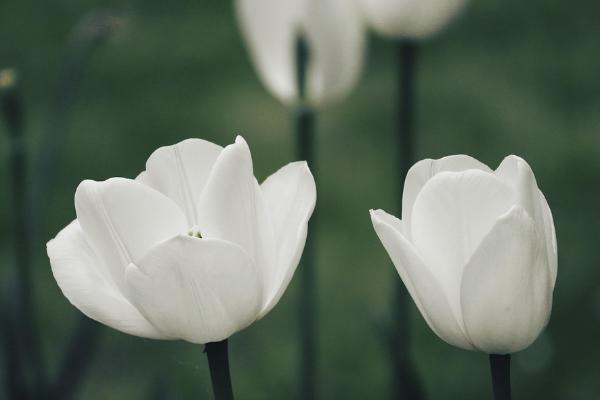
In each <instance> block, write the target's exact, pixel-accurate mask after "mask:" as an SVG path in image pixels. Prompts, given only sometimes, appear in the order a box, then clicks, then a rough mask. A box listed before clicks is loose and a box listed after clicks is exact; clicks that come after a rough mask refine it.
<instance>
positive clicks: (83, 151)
mask: <svg viewBox="0 0 600 400" xmlns="http://www.w3.org/2000/svg"><path fill="white" fill-rule="evenodd" d="M100 6H102V7H109V6H110V7H118V8H119V9H120V10H123V12H124V13H125V15H126V18H127V23H126V25H125V26H124V27H122V29H120V30H119V32H118V33H117V34H116V35H114V36H113V37H111V38H110V39H109V40H108V41H107V42H106V43H104V44H103V45H102V46H101V47H100V48H99V50H97V51H96V53H95V54H94V56H93V59H92V62H91V63H90V67H89V69H88V70H87V71H86V73H85V76H84V79H83V81H82V83H81V86H80V87H79V95H78V100H77V101H76V105H75V107H74V108H73V110H72V118H71V119H70V120H69V123H68V132H67V141H66V148H65V151H64V156H63V157H62V160H61V164H60V166H59V168H58V169H59V171H60V172H59V176H58V177H57V180H56V182H55V183H54V185H53V187H52V190H51V193H50V195H49V196H48V197H47V198H40V199H36V200H37V201H39V202H45V203H47V205H48V207H47V210H48V212H47V213H46V215H44V217H43V221H39V222H41V223H42V224H43V229H42V232H40V237H41V238H42V239H43V240H44V241H46V240H48V239H50V238H52V237H53V236H54V235H55V234H56V233H57V232H58V231H59V230H60V229H61V228H62V227H64V226H65V225H66V224H67V223H68V222H69V221H70V220H71V219H72V218H73V217H74V215H75V214H74V207H73V194H74V192H75V188H76V186H77V184H78V183H79V182H80V181H81V180H83V179H85V178H91V179H97V180H98V179H106V178H108V177H112V176H127V177H133V176H135V175H136V174H137V173H138V172H139V171H140V170H142V169H143V168H144V162H145V160H146V158H147V157H148V155H149V154H150V153H151V152H152V151H153V150H154V149H156V148H157V147H159V146H162V145H167V144H173V143H175V142H177V141H180V140H182V139H184V138H187V137H190V136H198V137H202V138H205V139H208V140H211V141H214V142H217V143H219V144H227V143H230V142H232V141H233V139H234V137H235V134H238V133H241V134H243V135H244V136H245V138H246V139H247V140H248V142H249V144H250V146H251V149H252V151H253V157H254V166H255V173H256V175H257V177H258V178H259V180H262V179H264V178H265V177H266V176H268V175H269V174H270V173H271V172H273V171H274V170H276V169H277V168H279V167H280V166H282V165H283V164H285V163H287V162H289V161H290V160H293V159H294V158H295V150H294V143H295V141H294V138H293V137H292V130H291V126H290V123H291V122H290V112H289V110H287V109H285V108H284V107H283V106H282V105H280V104H279V103H277V102H276V101H275V100H274V99H273V98H272V97H271V96H270V95H269V94H268V93H267V92H266V91H265V90H264V89H263V87H262V86H261V85H260V83H259V82H258V80H257V78H256V75H255V73H254V70H253V69H252V66H251V65H250V63H249V60H248V57H247V53H246V51H245V49H244V47H243V44H242V42H241V39H240V35H239V32H238V30H237V26H236V22H235V19H234V18H233V14H232V4H231V2H228V1H221V2H198V1H178V2H177V1H176V2H159V1H136V0H129V1H115V0H113V1H104V2H94V1H90V0H87V1H74V0H57V1H53V2H39V1H33V0H22V1H16V0H4V1H2V2H0V38H1V39H0V66H2V67H6V66H13V67H16V68H18V70H19V73H20V77H21V82H22V85H23V90H24V97H25V99H26V112H27V118H28V126H27V134H28V143H29V149H30V154H31V158H33V157H37V154H39V151H40V150H41V149H40V148H39V147H40V132H41V131H42V129H43V127H44V123H45V121H46V119H47V112H48V110H49V109H50V104H49V101H51V99H52V95H51V90H52V88H53V85H54V83H55V81H56V79H57V75H58V70H59V66H60V64H61V57H62V54H63V48H64V45H65V41H66V40H67V36H68V33H69V32H70V30H71V29H72V27H73V26H74V25H75V24H76V22H77V20H78V19H79V18H80V17H81V16H82V15H84V14H85V13H86V12H87V11H88V10H90V9H92V8H95V7H100ZM599 12H600V6H599V5H598V3H597V2H593V1H592V0H574V1H573V2H548V1H545V0H529V1H527V2H521V1H518V0H504V1H502V0H480V1H475V2H472V4H470V6H469V7H468V8H467V10H466V12H465V14H464V15H463V16H462V17H461V18H460V20H458V21H457V22H456V23H455V24H453V25H452V26H451V27H449V28H448V29H447V31H446V32H444V33H443V34H441V35H439V36H437V37H435V38H433V39H432V40H430V41H428V42H426V43H423V45H422V46H421V48H420V50H421V51H420V54H419V55H420V59H419V66H420V71H419V80H418V118H417V129H418V133H419V136H418V157H419V158H425V157H432V158H437V157H441V156H444V155H448V154H454V153H467V154H470V155H473V156H475V157H477V158H479V159H481V160H482V161H484V162H486V163H488V164H489V165H490V166H494V167H495V166H496V165H497V164H498V163H499V162H500V161H501V160H502V158H503V157H504V156H505V155H508V154H511V153H514V154H518V155H521V156H523V157H524V158H526V159H527V160H528V161H529V163H530V164H531V165H532V167H533V169H534V171H535V173H536V177H537V180H538V183H539V186H540V187H541V188H542V190H543V191H544V193H545V194H546V196H547V198H548V200H549V203H550V205H551V207H552V210H553V212H554V215H555V222H556V229H557V234H558V242H559V276H558V283H557V288H556V291H555V303H554V309H553V315H552V319H551V321H550V325H549V327H548V329H547V331H546V333H545V334H544V335H543V336H542V337H541V338H540V339H539V340H538V341H537V342H536V343H535V344H534V345H533V346H532V347H531V348H530V349H528V350H526V351H524V352H522V353H519V354H517V355H515V356H514V358H513V359H514V364H513V365H514V367H513V379H514V396H515V397H516V398H521V399H525V398H527V399H534V398H536V399H537V398H540V399H541V398H543V399H569V400H578V399H586V400H587V399H591V398H598V396H600V380H598V379H597V378H598V362H597V360H598V358H599V357H600V347H599V346H598V338H599V337H600V324H599V322H600V287H599V282H600V269H599V268H598V261H599V257H598V241H599V240H600V238H599V237H598V233H597V225H598V222H599V221H600V207H598V204H600V186H599V185H598V182H599V181H598V179H599V178H598V177H599V176H600V112H598V111H599V109H598V107H599V106H600V77H599V71H600V51H598V50H599V47H598V45H599V41H600V24H598V20H597V16H598V13H599ZM393 49H394V48H393V44H392V43H390V42H386V41H384V40H382V39H379V38H372V40H371V41H370V51H369V60H368V62H367V63H366V69H365V72H364V76H363V79H362V81H361V83H360V85H359V86H358V87H357V88H356V90H355V91H354V92H353V93H352V95H351V96H350V98H348V99H347V100H346V101H344V102H342V103H341V104H338V105H335V106H332V107H330V108H328V109H326V110H323V112H322V113H321V115H320V116H319V140H318V141H319V143H318V144H319V148H318V154H319V172H318V176H319V186H318V187H319V207H320V215H319V217H320V218H321V222H320V224H319V227H320V229H321V234H320V235H319V238H318V240H319V242H318V255H319V288H318V289H319V290H318V292H319V299H318V304H319V315H318V321H319V324H320V329H319V350H320V371H319V373H320V378H321V379H320V391H321V393H322V395H323V398H328V399H331V398H344V399H365V398H386V394H387V393H388V389H389V380H390V379H392V377H390V376H389V375H388V372H387V371H388V364H387V359H386V348H385V345H384V342H383V338H382V336H381V333H380V328H379V326H380V325H381V324H382V322H384V321H385V320H386V318H391V317H392V315H393V310H390V309H389V307H388V305H389V295H390V291H391V288H392V283H393V282H394V280H396V279H399V278H398V277H397V275H396V273H395V271H394V270H393V268H392V266H391V264H390V262H389V260H388V257H387V255H386V254H385V252H384V250H383V248H382V246H381V244H380V243H379V241H378V240H377V237H376V235H375V234H374V233H373V229H372V227H371V223H370V220H369V216H368V210H369V208H384V209H386V210H388V211H391V212H395V211H396V202H397V200H396V199H395V198H394V193H395V188H396V187H397V185H399V184H400V182H398V180H397V178H396V177H395V175H394V166H395V162H394V156H395V149H394V147H393V146H392V145H391V144H392V143H394V141H393V139H394V138H393V134H394V121H395V119H394V110H395V101H394V96H395V94H394V88H395V71H394V65H393V60H394V57H393V53H392V51H393ZM2 132H4V128H2ZM6 159H7V140H6V136H5V135H3V136H2V137H1V138H0V160H1V161H2V162H1V163H0V204H1V207H0V260H2V263H1V265H0V280H1V282H2V285H1V286H2V288H3V290H4V288H6V287H7V285H8V284H9V283H10V282H11V279H12V278H13V268H12V266H13V264H12V263H13V260H14V255H13V254H12V247H11V240H12V235H11V232H10V231H9V228H8V227H9V226H10V224H9V221H10V218H11V214H10V208H9V207H8V205H9V198H10V197H9V196H8V194H7V190H8V187H7V184H8V179H7V177H8V173H7V170H6ZM35 260H36V264H35V289H36V299H35V300H36V304H37V305H38V313H39V316H40V321H39V333H40V335H41V336H42V338H43V345H44V348H45V350H46V361H47V364H48V368H49V369H50V370H52V368H54V367H55V366H56V365H57V361H58V359H59V358H60V354H61V352H62V349H63V346H64V344H65V340H66V338H68V337H69V333H70V331H71V330H72V329H73V326H74V323H75V322H76V320H77V318H79V315H80V314H79V312H78V311H77V310H76V309H75V308H73V307H72V306H71V305H70V304H69V303H68V301H67V300H66V299H65V298H64V297H63V296H62V294H61V293H60V291H59V289H58V287H57V285H56V283H55V281H54V279H53V278H52V275H51V273H50V268H49V264H48V261H47V258H46V254H45V250H44V243H37V244H36V246H35ZM296 299H297V287H296V282H294V281H292V284H291V286H290V288H289V290H288V292H287V293H286V294H285V296H284V297H283V299H282V301H281V303H280V304H279V305H278V306H277V307H276V308H275V309H274V310H273V311H272V312H271V313H270V314H269V315H268V316H267V317H266V318H265V319H264V320H262V321H260V322H258V323H256V324H254V325H253V326H252V327H251V328H249V329H246V330H245V331H242V332H240V333H238V334H236V335H235V336H234V337H233V338H232V340H231V342H232V343H231V345H232V349H231V351H232V368H233V371H232V373H233V379H234V387H235V390H236V392H237V393H238V397H239V398H240V399H264V398H272V399H275V398H289V397H290V396H292V397H293V394H294V393H296V384H297V382H298V379H297V376H296V374H297V356H298V336H297V332H296V328H297V322H296V321H297V318H296V316H297V310H298V307H297V303H296ZM405 318H410V322H411V327H412V328H411V334H412V346H411V352H412V357H413V359H414V360H416V363H417V368H418V371H419V373H420V376H421V378H422V381H423V384H424V386H425V390H426V392H427V394H428V397H429V398H431V399H456V398H463V399H467V398H489V397H490V383H489V376H488V365H487V360H486V357H485V355H483V354H479V353H475V352H465V351H462V350H458V349H455V348H452V347H450V346H448V345H446V344H445V343H443V342H441V341H440V340H439V339H438V338H437V337H435V335H434V334H433V333H432V332H431V331H430V330H429V329H428V328H427V326H426V325H425V323H424V322H423V320H422V318H421V317H420V316H419V315H418V313H417V311H416V309H415V308H414V306H413V307H412V312H411V315H409V316H405ZM101 329H102V338H101V343H100V348H99V349H98V352H97V353H96V354H95V355H94V362H93V365H92V366H91V368H90V371H89V374H88V375H87V376H86V379H85V381H84V382H83V386H82V388H81V391H80V395H79V397H78V398H81V399H91V400H94V399H107V398H110V399H138V398H147V397H150V396H149V393H152V392H154V391H156V390H158V389H156V390H155V389H153V388H156V387H157V383H156V381H157V379H159V380H160V382H161V383H160V387H161V389H160V390H161V391H162V392H164V393H170V396H171V398H208V397H209V396H210V385H209V380H208V369H207V365H206V360H205V357H204V355H203V354H202V348H201V347H200V346H193V345H190V344H187V343H184V342H161V341H150V340H143V339H139V338H136V337H132V336H127V335H125V334H121V333H119V332H116V331H114V330H111V329H107V328H103V327H102V328H101ZM0 372H2V371H0Z"/></svg>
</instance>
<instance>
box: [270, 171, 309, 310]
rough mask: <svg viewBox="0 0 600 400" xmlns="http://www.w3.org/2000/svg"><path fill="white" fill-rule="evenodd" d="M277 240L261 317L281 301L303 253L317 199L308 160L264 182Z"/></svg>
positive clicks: (276, 173)
mask: <svg viewBox="0 0 600 400" xmlns="http://www.w3.org/2000/svg"><path fill="white" fill-rule="evenodd" d="M261 190H262V193H263V195H264V198H265V202H266V205H267V209H268V210H269V212H270V217H271V221H272V222H273V228H274V229H273V230H274V234H275V235H274V236H275V242H276V245H275V246H276V256H275V262H274V263H273V270H272V271H269V272H268V273H267V276H269V277H270V279H269V280H268V281H267V282H266V286H265V292H267V293H266V296H267V301H266V303H265V305H264V307H263V310H262V312H261V315H260V318H262V317H263V316H264V315H265V314H267V313H268V312H269V311H270V310H271V309H272V308H273V307H274V306H275V305H276V304H277V302H278V301H279V299H280V298H281V296H282V295H283V293H284V291H285V289H286V288H287V286H288V284H289V282H290V280H291V279H292V276H293V274H294V271H295V270H296V267H297V266H298V263H299V261H300V257H301V256H302V250H303V249H304V244H305V242H306V233H307V227H308V220H309V218H310V216H311V215H312V212H313V210H314V208H315V202H316V198H317V193H316V186H315V180H314V178H313V176H312V174H311V172H310V170H309V169H308V166H307V164H306V162H304V161H301V162H294V163H291V164H288V165H286V166H285V167H283V168H281V169H280V170H279V171H277V172H275V173H274V174H273V175H271V176H269V177H268V178H267V179H266V180H265V181H264V182H263V184H262V185H261Z"/></svg>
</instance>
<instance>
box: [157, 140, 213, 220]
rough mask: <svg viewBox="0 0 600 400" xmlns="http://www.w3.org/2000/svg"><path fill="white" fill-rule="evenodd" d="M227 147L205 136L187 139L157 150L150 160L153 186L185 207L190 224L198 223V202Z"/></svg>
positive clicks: (183, 208)
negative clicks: (207, 139) (215, 164)
mask: <svg viewBox="0 0 600 400" xmlns="http://www.w3.org/2000/svg"><path fill="white" fill-rule="evenodd" d="M222 150H223V148H222V147H221V146H218V145H216V144H214V143H211V142H207V141H206V140H201V139H187V140H184V141H182V142H180V143H177V144H175V145H173V146H165V147H161V148H159V149H158V150H156V151H155V152H154V153H152V155H151V156H150V158H148V161H147V162H146V174H147V180H148V181H149V182H150V183H151V186H152V187H153V188H155V189H156V190H158V191H159V192H161V193H163V194H164V195H166V196H167V197H169V198H171V199H172V200H173V201H174V202H175V203H177V205H179V207H180V208H181V209H182V210H183V211H184V213H185V216H186V219H187V222H188V226H194V225H198V223H199V221H198V217H197V214H196V206H197V204H198V200H199V199H200V194H201V193H202V190H203V189H204V185H205V184H206V180H207V179H208V176H209V174H210V171H211V170H212V166H213V164H214V163H215V161H216V159H217V157H218V156H219V154H220V153H221V151H222Z"/></svg>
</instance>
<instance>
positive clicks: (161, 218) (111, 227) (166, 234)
mask: <svg viewBox="0 0 600 400" xmlns="http://www.w3.org/2000/svg"><path fill="white" fill-rule="evenodd" d="M75 209H76V211H77V219H78V221H79V223H80V224H81V228H82V229H83V232H84V233H85V235H86V238H87V239H88V241H89V243H90V245H91V246H92V248H93V249H94V251H95V252H96V254H98V256H99V257H100V258H101V259H102V260H103V261H104V264H105V265H106V267H107V269H108V271H109V274H110V277H111V278H112V280H113V282H114V283H115V284H116V285H117V286H118V287H119V288H121V289H123V272H124V270H125V267H126V266H127V265H128V264H129V263H131V262H134V261H135V260H137V259H139V258H140V257H141V256H143V255H144V254H145V253H146V252H147V251H148V250H149V249H150V248H151V247H152V246H154V245H155V244H156V243H158V242H161V241H164V240H166V239H169V238H171V237H173V236H175V235H177V234H180V233H182V232H186V230H187V225H186V223H185V218H184V216H183V214H182V213H181V211H180V210H179V208H178V207H177V205H175V203H173V202H172V201H171V200H170V199H169V198H167V197H166V196H164V195H162V194H161V193H159V192H157V191H156V190H154V189H151V188H149V187H148V186H146V185H144V184H142V183H139V182H137V181H134V180H130V179H124V178H112V179H108V180H106V181H104V182H95V181H89V180H86V181H83V182H81V184H80V185H79V187H78V188H77V191H76V193H75Z"/></svg>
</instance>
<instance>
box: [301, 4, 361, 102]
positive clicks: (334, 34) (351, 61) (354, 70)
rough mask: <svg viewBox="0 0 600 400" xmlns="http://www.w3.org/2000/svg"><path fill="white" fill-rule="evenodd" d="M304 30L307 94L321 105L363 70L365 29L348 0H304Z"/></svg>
mask: <svg viewBox="0 0 600 400" xmlns="http://www.w3.org/2000/svg"><path fill="white" fill-rule="evenodd" d="M305 4H306V6H305V7H306V8H305V12H304V15H303V17H304V26H303V33H304V34H305V35H306V37H307V40H308V45H309V51H310V55H309V57H310V58H309V68H308V82H307V84H308V88H307V89H308V90H307V95H308V99H309V101H310V103H311V104H314V105H320V104H321V103H325V102H329V101H331V100H334V99H338V98H341V97H343V96H345V95H346V94H347V93H348V92H349V91H350V90H351V89H352V88H353V87H354V85H355V84H356V82H357V81H358V79H359V78H360V75H361V72H362V66H363V65H362V64H363V59H364V48H365V41H366V34H365V32H366V29H365V26H364V25H363V19H362V16H361V15H360V12H359V10H358V8H357V7H356V5H355V3H354V2H353V1H348V0H306V1H305Z"/></svg>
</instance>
